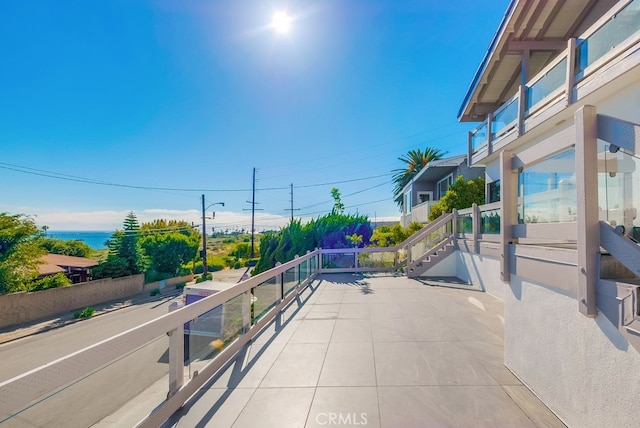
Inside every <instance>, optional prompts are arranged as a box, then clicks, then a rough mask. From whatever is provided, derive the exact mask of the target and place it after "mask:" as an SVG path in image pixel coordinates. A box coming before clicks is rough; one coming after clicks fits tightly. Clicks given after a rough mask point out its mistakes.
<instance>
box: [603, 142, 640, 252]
mask: <svg viewBox="0 0 640 428" xmlns="http://www.w3.org/2000/svg"><path fill="white" fill-rule="evenodd" d="M599 158H600V159H604V171H599V174H598V177H599V180H598V182H599V189H598V192H599V193H598V200H599V201H600V203H599V205H600V220H604V221H608V222H609V223H610V224H611V225H613V226H622V233H623V234H624V235H625V236H628V237H630V238H633V239H635V240H636V241H640V218H638V210H639V209H640V158H639V157H638V156H637V155H632V154H628V153H623V152H622V150H620V151H618V152H616V153H611V152H610V151H609V150H608V149H607V150H606V151H604V152H602V153H601V154H600V155H599ZM600 164H602V162H601V163H600Z"/></svg>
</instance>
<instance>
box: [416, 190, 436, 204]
mask: <svg viewBox="0 0 640 428" xmlns="http://www.w3.org/2000/svg"><path fill="white" fill-rule="evenodd" d="M432 200H433V192H418V203H419V204H424V203H425V202H431V201H432Z"/></svg>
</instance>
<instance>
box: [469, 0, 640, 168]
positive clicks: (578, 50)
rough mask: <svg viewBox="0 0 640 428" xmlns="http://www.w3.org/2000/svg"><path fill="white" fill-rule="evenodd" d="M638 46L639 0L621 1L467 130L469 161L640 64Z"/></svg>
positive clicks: (477, 159)
mask: <svg viewBox="0 0 640 428" xmlns="http://www.w3.org/2000/svg"><path fill="white" fill-rule="evenodd" d="M639 44H640V0H632V1H628V2H620V3H618V5H617V6H616V7H614V8H613V9H611V10H610V11H609V12H608V13H607V14H605V15H604V16H603V17H602V18H601V19H599V20H598V21H597V22H596V23H595V24H594V25H593V26H592V27H591V28H589V29H588V30H587V31H586V32H584V33H583V34H582V35H581V36H580V37H579V38H577V39H571V40H569V41H568V43H567V48H566V49H565V50H564V51H563V52H562V53H561V54H560V55H558V56H557V57H556V58H555V59H553V60H552V61H551V62H550V63H549V64H548V65H547V66H546V67H545V68H544V69H542V70H541V71H540V72H539V73H538V74H537V75H536V76H535V77H533V78H532V79H531V80H529V81H528V82H527V83H526V84H525V85H522V86H520V90H519V91H518V92H517V93H516V94H514V95H513V96H512V97H511V98H510V99H509V100H507V101H506V102H505V103H504V104H503V105H502V106H500V107H499V108H498V109H497V110H495V111H494V112H493V113H492V114H489V115H488V116H487V118H486V120H485V121H483V122H482V123H481V124H480V125H479V126H478V127H477V128H476V129H474V130H473V131H471V132H470V133H469V147H468V151H469V159H470V164H471V165H473V164H476V163H478V162H480V161H484V160H485V159H486V158H487V157H489V156H491V155H492V154H493V153H497V152H499V151H500V150H501V149H503V148H505V147H506V146H507V145H509V144H510V143H512V142H513V141H515V140H516V139H517V138H518V137H520V136H522V135H525V134H526V133H527V132H530V131H531V130H532V129H534V128H536V127H537V126H538V125H541V124H542V123H544V122H545V121H547V120H548V119H550V118H551V117H554V116H556V115H558V114H559V113H561V112H562V111H563V110H566V109H567V108H568V107H569V106H571V105H574V104H575V105H578V104H579V103H578V102H579V101H581V100H583V99H584V98H586V97H587V96H589V95H591V94H592V93H594V92H595V91H597V90H598V89H600V88H601V87H603V86H604V85H606V84H608V83H610V82H612V81H614V80H615V79H617V78H618V77H620V76H622V75H623V74H624V73H625V72H627V71H629V70H631V69H632V68H633V67H636V66H638V65H640V55H638V49H637V48H638V45H639ZM570 113H571V114H572V113H573V112H572V111H571V112H570Z"/></svg>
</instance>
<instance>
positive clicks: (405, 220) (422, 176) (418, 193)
mask: <svg viewBox="0 0 640 428" xmlns="http://www.w3.org/2000/svg"><path fill="white" fill-rule="evenodd" d="M460 175H461V176H462V177H463V178H464V179H465V180H471V179H473V178H477V177H482V176H484V167H482V166H475V165H473V166H470V165H469V164H468V162H467V155H460V156H452V157H448V158H445V159H439V160H435V161H431V162H429V163H428V164H426V165H425V166H424V167H423V168H422V169H421V170H420V172H418V174H416V176H415V177H414V178H413V179H412V180H411V181H410V182H409V183H407V185H406V186H405V187H404V188H403V189H402V202H403V203H402V216H401V217H400V223H401V224H402V226H403V227H407V226H408V225H409V224H410V223H413V222H418V223H428V222H429V213H430V212H431V207H432V206H433V205H435V204H437V203H438V201H439V200H440V198H441V197H443V196H444V194H445V193H447V190H449V186H451V184H453V182H454V181H455V179H456V178H457V177H458V176H460Z"/></svg>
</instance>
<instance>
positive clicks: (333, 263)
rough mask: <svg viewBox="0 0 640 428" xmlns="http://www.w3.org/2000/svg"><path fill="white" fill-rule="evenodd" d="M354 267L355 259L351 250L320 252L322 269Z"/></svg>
mask: <svg viewBox="0 0 640 428" xmlns="http://www.w3.org/2000/svg"><path fill="white" fill-rule="evenodd" d="M355 267H356V259H355V253H354V252H353V251H344V252H340V253H323V254H322V268H323V269H350V268H355Z"/></svg>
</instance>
